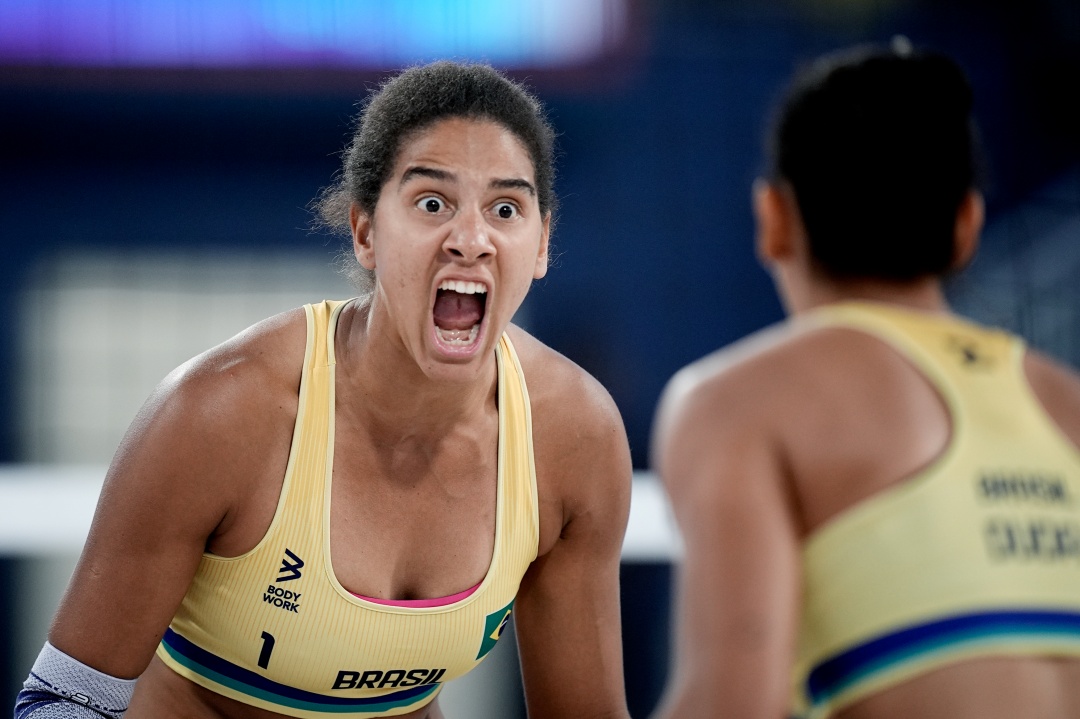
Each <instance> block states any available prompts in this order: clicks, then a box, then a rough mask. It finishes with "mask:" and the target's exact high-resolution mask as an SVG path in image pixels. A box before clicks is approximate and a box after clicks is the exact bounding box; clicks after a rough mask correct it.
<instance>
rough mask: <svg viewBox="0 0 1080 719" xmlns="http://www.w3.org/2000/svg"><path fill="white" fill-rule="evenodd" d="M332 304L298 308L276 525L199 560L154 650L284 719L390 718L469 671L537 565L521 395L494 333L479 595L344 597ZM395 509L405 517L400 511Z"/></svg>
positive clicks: (512, 363) (524, 395)
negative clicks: (495, 442)
mask: <svg viewBox="0 0 1080 719" xmlns="http://www.w3.org/2000/svg"><path fill="white" fill-rule="evenodd" d="M344 304H345V303H343V302H323V303H321V304H317V305H308V306H306V307H305V308H304V310H305V313H306V315H307V326H308V339H307V349H306V351H305V359H304V369H303V374H302V378H301V381H300V403H299V407H298V410H297V417H296V425H295V429H294V434H293V440H292V448H291V450H290V454H289V463H288V467H287V469H286V472H285V479H284V482H283V484H282V488H281V496H280V499H279V501H278V507H277V511H276V513H275V515H274V519H273V521H272V522H271V524H270V528H269V529H268V530H267V532H266V535H265V536H264V537H263V538H262V540H261V541H260V542H259V544H258V545H257V546H256V547H255V548H254V549H252V550H251V551H250V552H248V553H246V554H244V555H242V556H239V557H234V558H225V557H219V556H215V555H211V554H205V555H203V558H202V561H201V563H200V564H199V567H198V570H197V571H196V574H195V579H194V581H193V582H192V584H191V587H190V589H189V590H188V593H187V595H186V596H185V597H184V601H183V604H182V605H181V606H180V609H179V611H178V612H177V614H176V616H175V617H174V619H173V621H172V624H171V625H170V626H169V628H168V630H167V631H166V633H165V636H164V638H163V639H162V641H161V643H160V644H159V645H158V648H157V655H158V657H160V658H161V660H162V661H163V662H165V664H166V665H168V666H169V667H171V668H172V669H173V670H174V671H176V672H177V673H178V674H180V675H181V676H184V677H186V678H188V679H190V680H191V681H193V682H195V683H196V684H199V685H201V686H203V687H206V688H208V689H210V690H212V691H214V692H217V693H219V694H222V695H225V696H227V697H231V698H233V699H235V700H237V701H240V702H243V703H245V704H251V705H254V706H257V707H261V708H263V709H268V710H270V711H274V712H279V713H281V714H285V715H288V716H294V717H370V716H394V715H398V714H404V713H406V712H410V711H414V710H416V709H417V708H419V707H422V706H424V705H425V704H427V703H429V702H430V701H432V700H433V699H434V698H435V696H436V695H437V694H438V693H439V690H440V689H441V687H442V684H443V682H446V681H448V680H450V679H453V678H455V677H458V676H461V675H462V674H464V673H466V672H468V671H469V670H470V669H472V668H473V667H475V666H476V665H477V664H479V663H480V660H482V659H483V658H484V656H485V655H487V653H488V652H490V651H491V649H492V648H493V647H494V646H495V643H496V642H497V641H498V639H499V636H500V635H501V634H502V631H503V628H504V627H505V626H506V623H507V621H508V620H509V618H510V613H511V610H512V608H513V604H514V597H515V595H516V594H517V591H518V585H519V583H520V581H521V578H522V576H523V575H524V574H525V570H526V569H527V568H528V566H529V564H530V563H531V562H532V561H533V560H534V559H535V558H536V553H537V546H538V541H539V518H538V505H537V498H536V477H535V468H534V464H533V451H532V421H531V419H530V408H529V395H528V392H527V390H526V388H525V379H524V376H523V375H522V372H521V367H520V365H519V363H518V359H517V355H516V353H515V352H514V348H513V346H512V345H511V344H510V339H509V338H508V337H507V336H506V335H503V337H502V338H501V339H500V341H499V344H498V347H497V350H496V357H497V362H498V383H499V384H498V399H499V449H498V452H499V457H498V484H497V486H498V489H497V508H496V520H495V548H494V552H493V554H492V557H491V563H490V566H489V568H488V571H487V575H486V576H485V577H484V579H483V580H482V581H481V583H480V584H479V585H477V586H476V587H474V588H472V589H471V590H466V591H463V592H461V593H459V594H456V595H454V596H452V597H446V598H443V600H441V601H440V600H422V601H419V602H397V603H387V602H386V601H385V600H374V599H365V598H362V597H358V596H356V595H354V594H351V593H350V592H349V591H348V590H346V589H345V588H344V587H342V586H341V584H340V583H339V582H338V580H337V579H336V578H335V576H334V571H333V567H332V565H331V558H330V532H329V526H330V522H329V517H330V483H331V477H332V470H333V464H334V462H333V459H334V457H333V451H334V343H333V338H334V329H335V327H336V325H337V318H338V315H339V313H340V311H341V308H342V307H343V306H344ZM402 511H408V507H403V508H402Z"/></svg>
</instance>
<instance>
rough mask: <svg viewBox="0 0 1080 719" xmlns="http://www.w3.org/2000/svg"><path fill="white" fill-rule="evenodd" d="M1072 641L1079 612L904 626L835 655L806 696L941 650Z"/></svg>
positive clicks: (822, 697) (812, 677) (825, 696)
mask: <svg viewBox="0 0 1080 719" xmlns="http://www.w3.org/2000/svg"><path fill="white" fill-rule="evenodd" d="M1047 636H1054V637H1072V638H1074V639H1075V640H1076V642H1077V645H1078V646H1080V612H1062V611H1044V610H1014V611H998V612H979V613H974V614H963V615H958V616H953V617H948V618H946V619H941V620H938V621H933V622H928V623H926V624H918V625H914V626H911V627H906V628H904V629H901V630H899V631H896V632H893V633H891V634H885V635H882V636H880V637H877V638H875V639H871V640H870V641H868V642H866V643H864V644H860V645H859V646H856V647H853V648H851V649H848V650H846V651H843V652H840V653H839V654H835V655H833V656H832V657H829V658H828V659H826V660H824V661H823V662H821V663H820V664H818V665H817V666H815V667H814V668H813V669H812V670H811V671H810V674H809V675H808V676H807V678H806V693H807V696H808V697H809V698H810V701H811V703H812V704H820V703H822V702H824V701H827V700H829V699H830V698H832V697H834V696H836V695H837V694H839V693H840V692H842V691H844V690H846V689H848V688H850V687H851V686H852V685H854V684H856V683H858V682H860V681H862V680H864V679H866V678H867V677H869V676H872V675H874V674H877V673H880V672H882V671H885V670H886V669H889V668H891V667H894V666H896V665H898V664H900V663H903V662H905V661H911V660H913V659H916V658H918V657H919V656H921V655H925V654H928V653H930V652H933V651H935V650H938V649H944V648H949V647H953V646H962V645H964V644H969V643H975V642H978V641H980V640H986V639H995V638H1001V639H1009V638H1013V639H1040V638H1045V637H1047Z"/></svg>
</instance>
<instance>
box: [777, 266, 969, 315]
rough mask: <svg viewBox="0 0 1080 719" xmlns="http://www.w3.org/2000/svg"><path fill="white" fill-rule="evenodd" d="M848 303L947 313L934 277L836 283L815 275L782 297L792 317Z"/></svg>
mask: <svg viewBox="0 0 1080 719" xmlns="http://www.w3.org/2000/svg"><path fill="white" fill-rule="evenodd" d="M791 289H794V288H791ZM852 300H862V301H868V302H883V303H887V304H893V305H899V306H901V307H906V308H909V309H914V310H922V311H924V312H939V313H940V312H948V311H949V305H948V302H947V301H946V299H945V293H944V291H943V289H942V285H941V280H940V279H939V278H937V277H925V278H920V279H917V280H903V281H900V280H896V281H893V280H881V279H867V278H856V279H836V278H832V277H825V276H822V275H820V274H818V275H817V276H815V277H813V278H811V279H810V280H809V281H807V282H806V283H805V284H804V286H803V287H802V288H800V289H797V290H795V291H789V292H786V293H785V305H786V307H787V310H788V313H789V314H795V315H797V314H801V313H803V312H809V311H810V310H813V309H815V308H817V307H821V306H822V305H828V304H835V303H837V302H846V301H852Z"/></svg>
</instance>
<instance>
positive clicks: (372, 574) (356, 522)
mask: <svg viewBox="0 0 1080 719" xmlns="http://www.w3.org/2000/svg"><path fill="white" fill-rule="evenodd" d="M331 476H332V483H331V488H330V513H329V520H330V532H329V535H330V548H331V557H332V563H333V568H334V572H335V574H336V575H337V578H338V581H340V582H341V584H342V585H343V586H344V587H345V588H346V589H348V590H350V591H352V592H354V593H356V594H360V595H362V596H369V597H377V598H384V599H418V598H433V597H444V596H449V595H453V594H456V593H459V592H461V591H464V590H466V589H468V588H470V587H473V586H475V585H476V584H478V583H479V582H480V581H481V580H483V578H484V576H485V575H486V573H487V570H488V567H489V566H490V564H491V558H492V554H493V551H494V547H495V536H496V525H497V516H498V503H499V434H498V415H497V414H493V415H492V416H490V417H484V418H481V420H480V421H477V422H474V423H471V424H469V425H467V426H461V427H456V428H453V429H451V430H449V431H447V432H446V434H445V435H444V436H440V437H438V438H436V439H435V440H432V438H430V437H411V436H405V437H401V438H397V439H396V440H395V441H393V442H381V441H379V439H378V438H376V437H373V436H372V435H371V434H370V433H369V432H367V431H365V429H364V428H362V427H357V426H351V425H350V424H349V423H348V422H342V423H340V424H339V426H338V428H337V431H336V433H335V436H334V453H333V466H332V469H331Z"/></svg>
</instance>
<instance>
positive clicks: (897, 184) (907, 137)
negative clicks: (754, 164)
mask: <svg viewBox="0 0 1080 719" xmlns="http://www.w3.org/2000/svg"><path fill="white" fill-rule="evenodd" d="M971 111H972V91H971V87H970V85H969V84H968V81H967V78H966V77H965V76H964V73H963V71H962V70H961V69H960V68H959V66H957V65H956V63H954V62H953V61H952V60H950V59H948V58H947V57H945V56H943V55H940V54H936V53H932V52H919V51H913V50H912V49H911V47H910V44H908V43H907V42H906V41H905V40H904V39H903V38H898V41H896V42H894V44H893V45H892V46H891V47H883V46H859V47H856V48H851V49H847V50H843V51H840V52H838V53H834V54H831V55H826V56H824V57H822V58H819V59H818V60H817V61H815V62H814V63H813V64H811V65H810V66H808V67H807V68H806V69H804V70H803V71H801V72H800V73H798V74H796V76H795V79H794V80H793V81H792V84H791V86H790V87H789V88H788V90H787V92H786V94H785V96H784V98H783V100H782V102H781V104H780V105H779V108H778V112H777V114H776V115H775V118H774V120H773V124H772V127H771V128H770V132H769V136H768V138H767V145H768V148H767V151H768V161H769V165H770V167H769V170H770V175H771V179H773V180H774V181H779V180H783V181H787V182H788V183H789V184H790V186H791V187H792V189H793V190H794V194H795V198H796V201H797V203H798V207H799V212H800V214H801V215H802V220H803V223H804V226H805V228H806V233H807V237H808V241H809V245H810V252H811V255H812V256H813V258H814V260H815V261H816V262H817V264H818V265H819V266H820V267H821V268H822V269H823V270H824V271H825V272H826V273H827V274H829V275H831V276H833V277H840V278H853V277H873V278H879V279H889V280H901V281H903V280H911V279H915V278H918V277H924V276H941V275H944V274H946V273H948V272H949V271H950V270H952V269H955V268H954V267H953V263H954V254H953V253H954V249H953V232H954V227H955V222H956V213H957V211H958V210H959V207H960V204H961V203H962V202H963V199H964V197H965V195H966V194H967V192H968V191H969V190H971V189H973V188H977V187H978V186H979V185H980V184H981V180H982V153H981V150H980V147H979V142H978V133H977V130H976V128H975V124H974V121H973V119H972V116H971Z"/></svg>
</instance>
